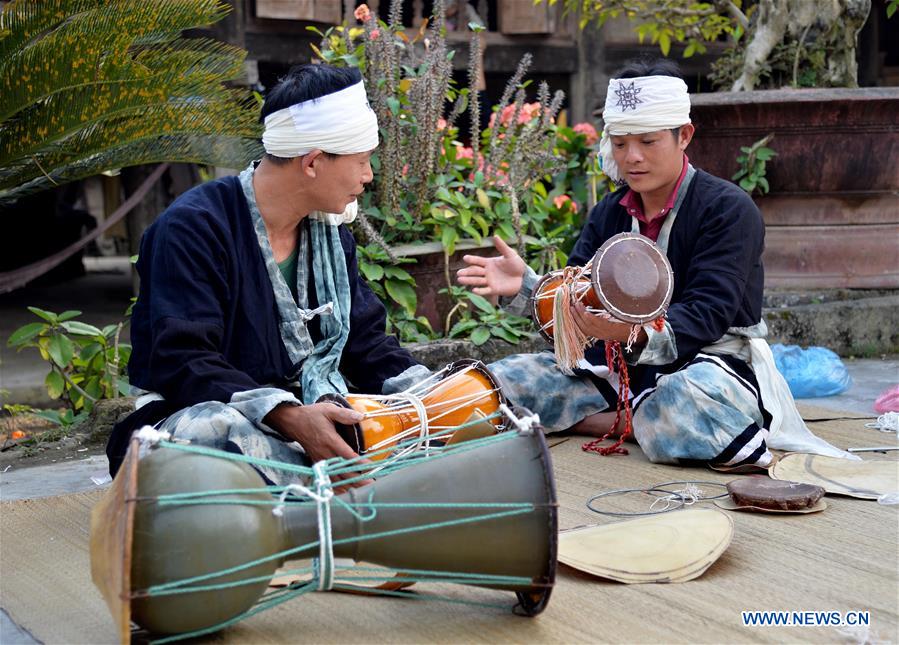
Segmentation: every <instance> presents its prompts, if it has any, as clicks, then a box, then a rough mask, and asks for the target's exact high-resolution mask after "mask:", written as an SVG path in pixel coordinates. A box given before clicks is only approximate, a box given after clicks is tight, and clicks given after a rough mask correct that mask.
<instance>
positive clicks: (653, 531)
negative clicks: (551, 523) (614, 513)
mask: <svg viewBox="0 0 899 645" xmlns="http://www.w3.org/2000/svg"><path fill="white" fill-rule="evenodd" d="M733 531H734V525H733V521H732V520H731V519H730V518H729V517H728V516H727V515H725V514H724V513H722V512H720V511H718V510H715V509H712V508H691V509H686V510H680V511H673V512H670V513H663V514H660V515H653V516H649V517H641V518H639V519H634V520H627V521H624V522H616V523H614V524H606V525H603V526H589V527H584V528H578V529H573V530H570V531H564V532H562V533H561V534H560V536H559V561H560V562H562V563H564V564H567V565H568V566H571V567H574V568H576V569H579V570H581V571H585V572H587V573H591V574H593V575H597V576H602V577H604V578H609V579H611V580H617V581H619V582H626V583H636V582H682V581H685V580H691V579H692V578H696V577H698V576H700V575H702V573H703V572H704V571H705V570H706V569H708V568H709V566H711V564H712V563H713V562H715V560H717V559H718V558H719V557H720V556H721V554H722V553H724V551H725V550H726V549H727V547H728V545H729V544H730V541H731V538H732V537H733Z"/></svg>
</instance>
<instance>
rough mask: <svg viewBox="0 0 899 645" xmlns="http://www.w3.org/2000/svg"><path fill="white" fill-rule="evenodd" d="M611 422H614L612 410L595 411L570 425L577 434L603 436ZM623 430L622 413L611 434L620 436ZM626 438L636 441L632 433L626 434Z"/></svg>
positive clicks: (609, 427)
mask: <svg viewBox="0 0 899 645" xmlns="http://www.w3.org/2000/svg"><path fill="white" fill-rule="evenodd" d="M613 423H615V413H614V412H597V413H596V414H591V415H590V416H589V417H586V418H585V419H583V420H581V421H579V422H578V423H576V424H574V425H573V426H571V431H572V432H576V433H577V434H583V435H587V436H588V437H604V436H605V435H606V433H608V432H609V430H610V429H611V427H612V424H613ZM623 432H624V415H622V416H621V419H620V420H619V421H618V426H617V427H616V428H615V429H614V431H613V432H612V435H611V436H612V437H615V438H617V437H620V436H621V434H622V433H623ZM626 440H627V441H632V442H633V443H637V440H636V439H634V435H633V433H631V434H630V435H628V437H627V439H626Z"/></svg>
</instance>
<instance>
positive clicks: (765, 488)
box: [715, 477, 827, 513]
mask: <svg viewBox="0 0 899 645" xmlns="http://www.w3.org/2000/svg"><path fill="white" fill-rule="evenodd" d="M727 492H728V493H730V498H724V499H720V500H715V503H716V504H717V505H718V506H720V507H721V508H725V509H727V510H748V511H762V512H765V513H814V512H816V511H823V510H824V509H825V508H827V504H826V503H825V502H824V500H823V499H822V497H824V489H823V488H821V487H820V486H813V485H812V484H800V483H799V482H791V481H778V480H776V479H770V478H768V477H745V478H743V479H735V480H734V481H732V482H730V483H728V484H727Z"/></svg>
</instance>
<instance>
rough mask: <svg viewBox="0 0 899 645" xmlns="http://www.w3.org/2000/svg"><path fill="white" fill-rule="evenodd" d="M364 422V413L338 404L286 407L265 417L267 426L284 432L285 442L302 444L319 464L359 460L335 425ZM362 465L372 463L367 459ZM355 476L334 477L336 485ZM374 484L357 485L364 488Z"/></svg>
mask: <svg viewBox="0 0 899 645" xmlns="http://www.w3.org/2000/svg"><path fill="white" fill-rule="evenodd" d="M361 420H362V413H360V412H356V411H355V410H351V409H349V408H344V407H341V406H339V405H335V404H334V403H313V404H311V405H290V404H286V403H282V404H281V405H279V406H277V407H275V409H273V410H272V411H271V412H269V413H268V414H267V415H266V416H265V419H264V421H265V423H266V424H268V425H269V426H271V427H272V428H274V429H275V430H277V431H278V432H280V433H281V434H282V435H283V436H284V437H285V438H287V439H289V440H291V441H296V442H297V443H299V444H300V445H301V446H302V447H303V450H305V451H306V455H307V456H308V457H309V459H310V460H311V461H312V463H316V462H318V461H322V460H323V459H331V458H332V457H341V458H342V459H356V458H358V457H359V455H357V454H356V453H355V452H353V449H352V448H350V446H349V445H348V444H347V442H346V441H344V440H343V439H341V438H340V435H339V434H337V430H336V428H335V427H334V424H336V423H340V424H344V425H352V424H354V423H359V422H360V421H361ZM360 463H369V461H368V460H367V459H363V460H361V461H360ZM353 476H354V475H353V474H352V473H347V474H344V475H332V479H334V480H335V482H336V481H340V480H344V479H349V478H350V477H353ZM368 483H371V482H370V480H364V481H360V482H356V483H354V484H353V485H354V486H363V485H365V484H368Z"/></svg>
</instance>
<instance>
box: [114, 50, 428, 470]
mask: <svg viewBox="0 0 899 645" xmlns="http://www.w3.org/2000/svg"><path fill="white" fill-rule="evenodd" d="M262 118H263V120H264V123H265V131H264V134H263V137H262V142H263V146H264V148H265V153H266V154H265V156H264V157H263V159H262V160H261V161H259V162H256V163H254V164H252V165H251V166H250V167H249V168H247V169H246V170H245V171H244V172H242V173H241V174H240V176H239V177H225V178H223V179H218V180H215V181H212V182H208V183H206V184H203V185H201V186H198V187H197V188H194V189H193V190H191V191H189V192H187V193H185V194H184V195H182V196H181V197H179V198H178V199H177V200H176V201H175V202H174V203H173V204H172V205H171V206H170V207H169V208H168V209H167V210H166V211H165V212H164V213H163V214H162V215H161V216H160V217H159V218H158V219H157V220H156V222H154V223H153V225H152V226H150V227H149V228H148V229H147V231H146V232H145V234H144V236H143V239H142V240H141V247H140V258H139V260H138V263H137V270H138V273H139V274H140V277H141V288H140V295H139V297H138V300H137V304H136V305H135V307H134V315H133V318H132V334H131V339H132V344H133V347H134V350H133V354H132V356H131V361H130V364H129V376H130V379H131V383H132V384H133V385H135V386H137V387H139V388H143V389H145V390H147V391H148V392H150V394H148V395H145V396H143V397H141V399H139V400H138V406H139V407H138V409H137V410H136V411H135V412H134V413H133V414H131V415H130V416H129V417H128V418H127V419H125V420H124V421H123V422H122V423H120V424H118V425H117V426H116V428H115V430H114V432H113V435H112V437H111V438H110V442H109V445H108V446H107V455H108V456H109V460H110V470H111V472H113V473H115V471H116V470H117V469H118V466H119V464H120V463H121V460H122V458H123V457H124V454H125V451H126V449H127V444H128V439H129V437H130V435H131V433H132V432H133V431H134V430H135V429H137V428H139V427H141V426H143V425H145V424H154V425H156V426H157V427H158V428H159V429H160V430H164V431H168V432H171V433H172V436H173V437H174V438H176V439H177V438H182V439H188V440H190V441H193V442H196V443H200V444H203V445H208V446H212V447H215V448H220V449H225V450H231V451H240V452H243V453H245V454H251V455H253V456H255V457H264V458H270V459H275V460H278V461H286V462H293V463H301V462H303V461H304V460H311V461H318V460H321V459H327V458H330V457H344V458H351V457H354V456H356V455H355V453H353V451H352V450H351V449H350V447H349V446H348V445H347V444H346V443H345V442H344V441H343V440H342V439H341V438H340V437H339V436H338V435H337V433H336V431H335V427H334V424H335V423H344V424H349V423H354V422H357V421H359V420H360V418H361V415H359V413H357V412H355V411H353V410H348V409H345V408H341V407H338V406H336V405H334V404H332V403H316V401H317V400H318V398H319V397H320V396H321V395H322V394H325V393H332V392H337V393H346V392H347V382H350V383H352V385H353V386H354V387H356V388H358V389H360V390H361V391H365V392H370V393H380V392H385V393H386V392H395V391H398V390H401V389H404V387H406V386H408V385H410V384H412V383H414V382H416V380H418V379H419V378H422V377H424V376H427V375H428V374H429V371H428V370H427V369H426V368H425V367H423V366H421V365H418V364H417V363H416V361H415V360H414V359H413V358H412V356H411V355H410V354H409V353H408V352H407V351H405V350H404V349H402V348H401V347H400V346H399V343H398V342H397V341H396V339H395V338H393V337H392V336H388V335H386V334H385V331H384V329H385V312H384V307H383V305H382V304H381V303H380V301H379V300H378V299H377V298H376V297H375V295H374V294H373V293H372V292H371V290H370V289H369V288H368V287H367V286H366V284H365V282H364V281H363V280H362V279H361V277H360V276H359V272H358V267H357V261H356V247H355V243H354V241H353V236H352V234H351V233H350V232H349V230H348V229H347V228H346V226H343V224H346V223H348V222H351V221H352V220H353V218H354V217H355V213H356V199H357V198H358V197H359V195H360V194H361V193H362V192H363V190H364V189H365V184H367V183H369V182H370V181H371V180H372V170H371V165H370V157H371V153H372V151H373V150H374V149H375V148H376V147H377V145H378V122H377V118H376V117H375V114H374V112H373V111H372V109H371V107H370V106H369V104H368V100H367V98H366V93H365V87H364V86H363V83H362V78H361V76H360V74H359V72H358V70H354V69H339V68H335V67H331V66H329V65H306V66H301V67H297V68H294V69H292V70H291V71H290V72H289V74H288V75H287V77H286V78H284V79H282V80H281V82H280V83H279V84H278V85H277V86H276V87H275V88H273V89H272V91H271V92H270V93H269V95H268V96H267V98H266V101H265V105H264V106H263V108H262ZM260 471H261V472H262V473H263V475H266V476H267V477H269V478H270V479H271V480H272V481H275V483H282V482H279V481H276V480H277V479H278V478H279V476H280V475H281V473H280V471H269V470H267V469H265V468H260Z"/></svg>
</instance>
